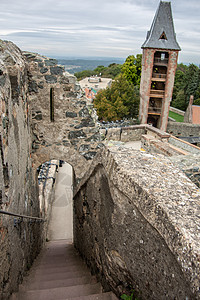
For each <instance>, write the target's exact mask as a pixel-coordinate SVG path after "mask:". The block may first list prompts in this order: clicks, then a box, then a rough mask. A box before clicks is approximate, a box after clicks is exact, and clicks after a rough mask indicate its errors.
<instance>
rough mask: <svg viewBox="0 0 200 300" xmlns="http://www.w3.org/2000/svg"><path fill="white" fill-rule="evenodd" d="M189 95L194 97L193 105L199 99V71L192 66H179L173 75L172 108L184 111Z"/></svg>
mask: <svg viewBox="0 0 200 300" xmlns="http://www.w3.org/2000/svg"><path fill="white" fill-rule="evenodd" d="M191 95H193V96H194V104H195V103H197V100H198V99H199V98H200V69H199V68H198V67H197V66H196V65H194V64H190V65H189V66H186V65H184V64H179V65H178V67H177V70H176V75H175V81H174V90H173V97H172V106H174V107H176V108H179V109H181V110H186V108H187V106H188V103H189V100H190V96H191ZM198 103H199V102H198Z"/></svg>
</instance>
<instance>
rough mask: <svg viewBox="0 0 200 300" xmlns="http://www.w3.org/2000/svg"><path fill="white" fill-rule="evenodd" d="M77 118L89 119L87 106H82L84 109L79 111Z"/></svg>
mask: <svg viewBox="0 0 200 300" xmlns="http://www.w3.org/2000/svg"><path fill="white" fill-rule="evenodd" d="M79 117H82V118H87V117H90V114H89V110H88V108H87V106H84V107H83V108H82V109H81V110H80V111H79Z"/></svg>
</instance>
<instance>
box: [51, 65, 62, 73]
mask: <svg viewBox="0 0 200 300" xmlns="http://www.w3.org/2000/svg"><path fill="white" fill-rule="evenodd" d="M50 72H51V75H62V74H63V72H64V68H63V67H60V66H56V67H50Z"/></svg>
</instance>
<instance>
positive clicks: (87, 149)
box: [79, 144, 90, 152]
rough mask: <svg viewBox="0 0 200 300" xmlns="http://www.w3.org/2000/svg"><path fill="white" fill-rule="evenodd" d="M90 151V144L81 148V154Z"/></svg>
mask: <svg viewBox="0 0 200 300" xmlns="http://www.w3.org/2000/svg"><path fill="white" fill-rule="evenodd" d="M89 150H90V144H82V145H80V147H79V152H87V151H89Z"/></svg>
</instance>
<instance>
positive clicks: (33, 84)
mask: <svg viewBox="0 0 200 300" xmlns="http://www.w3.org/2000/svg"><path fill="white" fill-rule="evenodd" d="M28 90H29V93H32V92H33V93H38V86H37V83H36V81H35V80H32V81H30V82H29V86H28Z"/></svg>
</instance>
